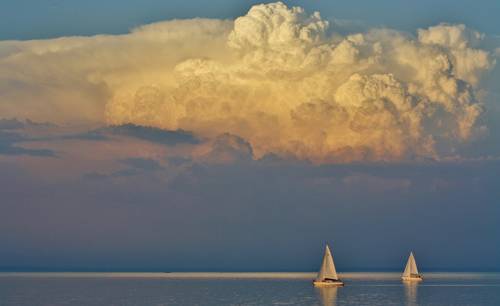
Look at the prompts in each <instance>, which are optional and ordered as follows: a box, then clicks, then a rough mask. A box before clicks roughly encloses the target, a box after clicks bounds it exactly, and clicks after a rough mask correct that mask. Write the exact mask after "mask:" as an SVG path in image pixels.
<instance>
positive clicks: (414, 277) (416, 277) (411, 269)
mask: <svg viewBox="0 0 500 306" xmlns="http://www.w3.org/2000/svg"><path fill="white" fill-rule="evenodd" d="M401 278H402V279H403V280H404V281H421V280H423V278H422V276H421V275H420V274H418V269H417V262H416V261H415V256H413V252H411V253H410V257H409V258H408V262H407V263H406V267H405V270H404V272H403V276H402V277H401Z"/></svg>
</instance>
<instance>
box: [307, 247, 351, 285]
mask: <svg viewBox="0 0 500 306" xmlns="http://www.w3.org/2000/svg"><path fill="white" fill-rule="evenodd" d="M313 284H314V286H317V287H323V286H335V287H339V286H344V283H343V282H342V281H341V280H340V279H339V278H338V276H337V270H335V264H334V263H333V256H332V253H331V252H330V248H329V247H328V245H326V247H325V255H324V256H323V262H322V263H321V269H320V270H319V272H318V276H317V277H316V279H315V280H314V281H313Z"/></svg>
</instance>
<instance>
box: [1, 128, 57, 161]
mask: <svg viewBox="0 0 500 306" xmlns="http://www.w3.org/2000/svg"><path fill="white" fill-rule="evenodd" d="M27 141H32V139H31V138H29V137H25V136H23V135H21V134H19V133H16V132H5V131H1V130H0V155H29V156H39V157H55V156H56V154H55V152H54V151H52V150H48V149H27V148H23V147H20V146H19V144H20V143H23V142H27Z"/></svg>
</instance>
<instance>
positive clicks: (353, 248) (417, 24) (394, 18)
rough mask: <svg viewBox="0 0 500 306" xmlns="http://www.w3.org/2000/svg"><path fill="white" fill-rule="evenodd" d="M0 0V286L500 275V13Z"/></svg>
mask: <svg viewBox="0 0 500 306" xmlns="http://www.w3.org/2000/svg"><path fill="white" fill-rule="evenodd" d="M4 2H5V3H2V9H1V10H0V246H1V247H0V271H2V270H9V271H11V270H72V271H74V270H83V271H108V270H111V271H312V270H315V269H317V267H318V265H319V260H320V258H321V254H322V250H323V245H324V243H330V245H331V247H332V249H333V252H334V255H335V258H336V265H337V269H338V270H339V271H355V270H391V271H397V270H399V269H402V267H403V265H404V262H405V260H406V258H407V256H408V253H409V252H410V251H411V250H413V251H414V252H415V253H416V256H417V260H418V262H419V264H420V267H421V269H422V270H423V271H424V272H425V271H426V270H427V271H430V270H433V271H436V270H450V271H493V270H494V271H500V262H499V261H498V258H500V235H498V233H500V205H499V203H498V199H499V198H500V190H499V188H498V186H499V185H500V178H499V177H498V175H497V174H498V173H499V172H500V134H499V133H498V130H499V128H500V106H499V104H498V99H499V98H500V90H499V88H498V84H500V69H499V68H498V64H497V62H498V58H499V56H500V39H499V36H498V35H499V34H500V32H499V30H498V29H500V19H498V18H497V14H498V12H500V2H498V1H481V2H480V3H478V2H477V1H448V0H446V1H428V0H424V1H395V0H394V1H388V0H385V1H354V0H352V1H322V0H302V1H285V3H286V4H287V5H288V7H283V6H280V5H275V6H272V5H270V6H265V7H260V9H259V8H257V9H255V10H253V11H251V12H250V13H248V11H249V9H250V8H251V7H252V5H254V4H256V3H261V2H260V1H259V2H258V1H234V0H214V1H192V0H184V1H177V0H172V1H160V0H144V1H132V0H121V1H119V0H109V1H97V0H89V1H76V0H66V1H63V0H50V1H49V0H18V1H10V0H7V1H4ZM264 2H266V1H264ZM266 3H267V2H266ZM294 5H296V6H300V7H303V8H304V9H305V11H306V13H303V14H302V13H300V12H299V13H297V12H295V11H292V9H291V8H290V7H291V6H294ZM316 10H317V11H320V13H321V17H322V18H319V17H318V16H311V15H310V14H312V12H313V11H316ZM247 14H249V15H247ZM194 17H205V18H213V19H214V20H211V21H207V20H185V21H172V20H174V19H186V18H194ZM237 17H241V18H239V19H238V21H236V22H233V20H234V19H235V18H237ZM259 18H262V20H261V19H259ZM226 19H228V20H229V21H227V20H226ZM269 20H274V21H276V23H277V24H273V23H272V22H270V21H269ZM261 21H262V22H261ZM326 21H330V23H329V24H327V22H326ZM259 22H260V23H259ZM151 23H153V24H151ZM441 23H450V24H451V25H439V24H441ZM457 24H465V26H461V25H457ZM438 25H439V26H438ZM433 26H434V27H433ZM378 27H386V28H390V29H385V30H374V29H375V28H378ZM132 29H134V30H133V32H132V33H130V31H131V30H132ZM419 29H420V31H419ZM100 34H108V35H100ZM91 35H99V36H97V37H72V36H91ZM55 38H57V39H55ZM32 39H36V41H26V40H32Z"/></svg>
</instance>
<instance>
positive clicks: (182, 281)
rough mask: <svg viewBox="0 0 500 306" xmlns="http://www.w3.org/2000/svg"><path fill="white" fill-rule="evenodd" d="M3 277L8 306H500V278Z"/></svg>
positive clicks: (0, 297) (0, 285)
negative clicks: (333, 281)
mask: <svg viewBox="0 0 500 306" xmlns="http://www.w3.org/2000/svg"><path fill="white" fill-rule="evenodd" d="M314 276H315V275H314V274H313V273H0V305H2V306H3V305H30V306H32V305H33V306H37V305H51V306H56V305H120V306H122V305H124V306H125V305H384V306H389V305H411V306H417V305H500V274H498V273H426V274H424V278H425V280H424V282H423V283H420V284H411V285H408V284H403V283H402V282H401V281H400V279H399V276H400V274H399V273H344V274H341V275H340V276H341V277H342V279H343V280H344V281H345V283H346V286H345V287H343V288H323V289H318V288H314V287H313V286H312V284H311V279H312V278H313V277H314Z"/></svg>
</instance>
